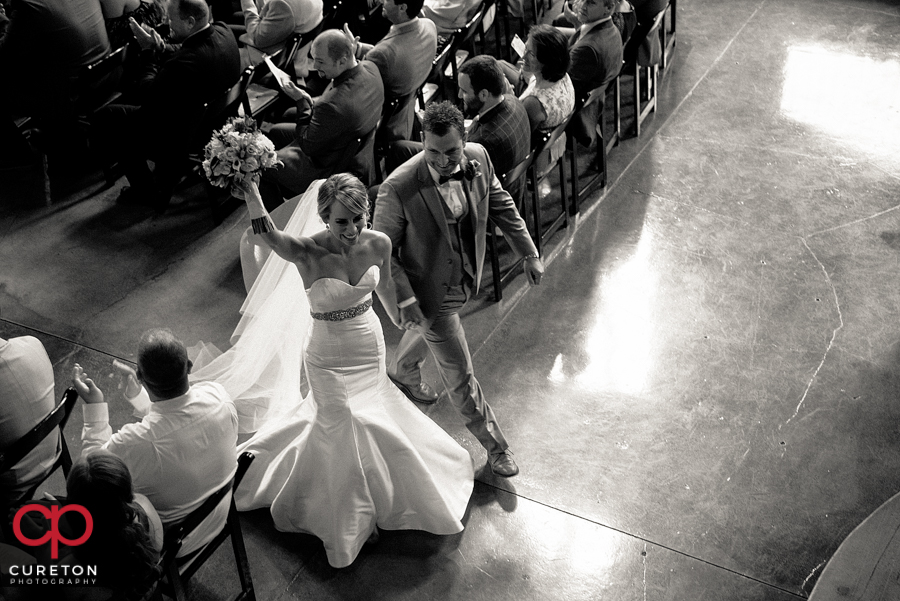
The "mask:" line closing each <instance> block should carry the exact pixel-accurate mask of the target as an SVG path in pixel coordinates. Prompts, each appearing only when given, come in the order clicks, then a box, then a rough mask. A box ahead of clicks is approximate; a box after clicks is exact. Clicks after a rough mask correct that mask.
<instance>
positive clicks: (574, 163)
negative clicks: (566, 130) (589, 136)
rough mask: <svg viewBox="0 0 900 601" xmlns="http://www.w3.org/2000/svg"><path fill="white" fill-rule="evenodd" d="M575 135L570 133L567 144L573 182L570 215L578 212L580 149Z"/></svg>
mask: <svg viewBox="0 0 900 601" xmlns="http://www.w3.org/2000/svg"><path fill="white" fill-rule="evenodd" d="M577 144H578V143H577V142H576V141H575V136H572V135H569V136H568V140H567V141H566V145H567V146H568V147H569V178H570V181H571V183H572V203H571V205H570V206H571V208H570V209H569V215H577V214H578V151H577V149H576V146H577Z"/></svg>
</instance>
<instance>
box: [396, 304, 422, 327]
mask: <svg viewBox="0 0 900 601" xmlns="http://www.w3.org/2000/svg"><path fill="white" fill-rule="evenodd" d="M423 323H425V315H424V314H423V313H422V309H420V308H419V303H413V304H411V305H409V306H408V307H403V308H402V309H400V327H401V328H403V329H404V330H415V329H416V328H418V327H419V326H421V325H422V324H423Z"/></svg>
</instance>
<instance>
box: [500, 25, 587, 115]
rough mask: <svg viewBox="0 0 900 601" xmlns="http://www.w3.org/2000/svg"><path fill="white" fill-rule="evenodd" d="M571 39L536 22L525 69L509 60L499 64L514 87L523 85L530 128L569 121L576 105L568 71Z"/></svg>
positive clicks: (526, 55) (529, 35) (532, 31)
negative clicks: (515, 65)
mask: <svg viewBox="0 0 900 601" xmlns="http://www.w3.org/2000/svg"><path fill="white" fill-rule="evenodd" d="M568 44H569V41H568V39H566V36H565V35H563V33H562V32H560V31H559V30H558V29H557V28H555V27H553V26H551V25H536V26H534V27H532V28H531V30H530V31H529V32H528V38H527V39H526V40H525V58H524V59H523V63H522V68H521V69H518V70H517V69H516V68H515V67H513V66H512V65H510V64H509V63H508V62H506V61H501V62H500V66H501V67H502V68H503V71H504V74H505V75H506V77H507V79H508V80H509V82H510V84H512V85H513V86H514V87H515V89H519V88H520V87H523V86H524V89H523V90H522V91H521V93H520V94H519V100H521V101H522V104H523V105H524V106H525V111H526V112H527V113H528V121H529V123H531V130H532V131H535V130H540V131H550V130H552V129H553V128H554V127H556V126H557V125H559V124H560V123H562V122H563V121H565V120H566V117H568V116H569V115H570V114H571V113H572V109H573V108H574V107H575V90H574V88H573V87H572V80H571V79H570V78H569V74H568V73H566V71H568V69H569V47H568Z"/></svg>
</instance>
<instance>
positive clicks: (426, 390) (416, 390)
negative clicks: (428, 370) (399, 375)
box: [388, 374, 438, 405]
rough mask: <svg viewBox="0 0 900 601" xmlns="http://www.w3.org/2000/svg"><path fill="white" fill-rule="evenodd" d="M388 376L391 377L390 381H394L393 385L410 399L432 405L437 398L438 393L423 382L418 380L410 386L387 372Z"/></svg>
mask: <svg viewBox="0 0 900 601" xmlns="http://www.w3.org/2000/svg"><path fill="white" fill-rule="evenodd" d="M388 377H389V378H390V379H391V382H393V383H394V386H396V387H397V388H399V389H400V392H402V393H403V394H405V395H406V398H408V399H409V400H411V401H415V402H417V403H422V404H423V405H433V404H434V403H435V402H436V401H437V400H438V393H436V392H435V391H434V389H433V388H432V387H431V386H429V385H428V384H427V383H425V382H419V383H418V384H417V385H415V386H410V385H409V384H404V383H403V382H401V381H400V380H396V379H394V377H393V376H391V375H390V374H388Z"/></svg>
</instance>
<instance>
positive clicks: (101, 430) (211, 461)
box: [72, 330, 238, 555]
mask: <svg viewBox="0 0 900 601" xmlns="http://www.w3.org/2000/svg"><path fill="white" fill-rule="evenodd" d="M137 364H138V369H137V373H136V378H137V379H138V380H140V382H141V383H142V384H143V388H142V389H140V388H139V390H140V394H138V395H137V396H136V397H135V398H134V399H131V400H130V401H129V402H130V403H131V404H132V406H133V407H134V408H135V414H136V416H138V417H141V418H142V419H141V421H140V422H138V423H132V424H126V425H125V426H122V428H120V429H119V431H118V432H115V433H113V432H112V429H111V428H110V426H109V409H108V406H107V404H106V402H105V401H104V396H103V392H102V391H101V390H100V389H99V388H97V386H96V384H95V383H94V382H93V381H92V380H91V379H90V378H88V376H87V374H85V373H84V370H83V369H82V368H81V366H79V365H78V364H76V365H75V369H74V372H73V378H72V384H73V386H75V389H76V390H78V394H79V395H80V396H81V397H82V398H83V399H84V401H85V405H84V430H83V431H82V435H81V440H82V455H83V456H87V455H90V454H91V453H93V452H95V451H97V450H98V449H103V450H106V451H109V452H110V453H112V454H113V455H116V456H117V457H119V458H121V459H122V461H124V462H125V465H126V466H128V470H129V472H131V477H132V480H133V482H134V490H135V491H136V492H139V493H141V494H143V495H146V496H147V498H149V499H150V502H151V503H152V504H153V506H154V507H155V508H156V510H157V511H158V512H159V517H160V518H161V520H162V522H163V524H171V523H173V522H177V521H178V520H181V519H183V518H184V517H185V516H187V515H188V514H189V513H190V512H192V511H193V510H195V509H197V508H198V507H199V506H200V505H202V504H203V501H205V500H206V498H207V497H209V496H210V495H211V494H213V493H214V492H216V491H217V490H218V489H219V488H221V487H222V486H223V485H224V484H225V483H226V482H228V480H229V479H231V477H232V476H233V475H234V472H235V469H236V466H237V459H236V452H235V446H236V445H237V435H238V431H237V423H238V421H237V410H236V409H235V407H234V403H233V402H232V400H231V399H230V398H229V397H228V394H227V393H226V392H225V389H224V388H222V386H221V385H219V384H215V383H211V382H201V383H198V384H194V385H193V386H191V385H190V383H189V382H188V374H189V373H190V371H191V367H192V363H191V362H190V361H189V360H188V357H187V350H186V349H185V348H184V345H183V344H182V343H181V341H180V340H178V339H177V338H175V336H174V335H173V334H172V333H171V332H170V331H168V330H150V331H149V332H146V333H145V334H144V335H143V336H142V337H141V341H140V343H139V344H138V352H137ZM130 377H135V376H130ZM130 384H131V387H132V388H137V386H135V384H134V382H130ZM229 503H230V499H229V497H227V496H226V497H225V498H224V499H223V500H222V503H220V504H219V506H218V507H217V508H216V510H215V511H214V512H213V513H212V514H211V515H210V516H209V518H207V520H206V521H205V522H204V523H202V524H201V525H200V526H199V527H198V528H197V530H195V531H194V532H193V533H192V534H191V536H190V537H188V538H187V540H185V543H184V547H183V549H182V550H181V555H187V554H189V553H191V552H193V551H194V550H196V549H197V548H199V547H200V546H202V545H204V544H206V543H207V542H208V541H209V540H210V539H212V538H213V537H214V536H215V535H216V534H217V533H218V532H219V530H220V529H221V528H222V525H223V524H224V521H225V518H226V517H227V514H228V508H229Z"/></svg>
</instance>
